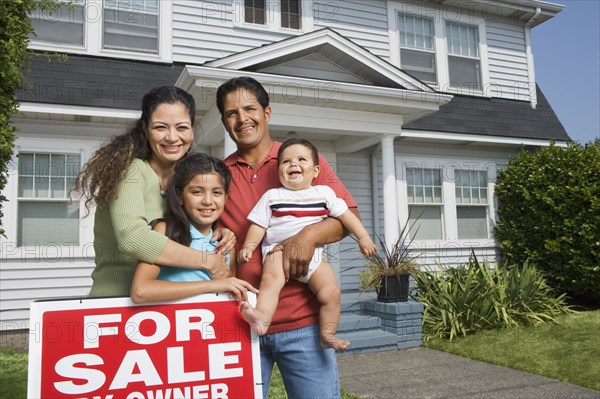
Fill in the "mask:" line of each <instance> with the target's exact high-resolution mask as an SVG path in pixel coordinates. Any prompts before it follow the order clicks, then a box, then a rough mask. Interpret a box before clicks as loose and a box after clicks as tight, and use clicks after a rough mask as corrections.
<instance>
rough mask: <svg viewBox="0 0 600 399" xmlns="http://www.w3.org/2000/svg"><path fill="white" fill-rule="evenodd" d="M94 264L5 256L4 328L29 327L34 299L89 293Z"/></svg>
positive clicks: (0, 295)
mask: <svg viewBox="0 0 600 399" xmlns="http://www.w3.org/2000/svg"><path fill="white" fill-rule="evenodd" d="M93 267H94V264H93V263H90V262H89V261H86V260H81V259H63V260H60V261H58V262H52V263H48V262H35V261H31V262H22V261H21V260H20V259H15V260H13V259H4V260H3V261H2V265H1V266H0V280H1V281H2V290H1V291H0V302H1V303H2V311H1V312H0V330H10V329H15V328H16V327H15V326H18V328H26V325H28V320H29V307H30V305H31V302H32V301H35V300H44V299H58V298H65V297H78V296H87V294H88V292H89V291H90V287H91V284H92V279H91V277H90V275H91V272H92V270H93Z"/></svg>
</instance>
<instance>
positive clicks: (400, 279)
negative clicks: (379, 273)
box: [377, 274, 409, 302]
mask: <svg viewBox="0 0 600 399" xmlns="http://www.w3.org/2000/svg"><path fill="white" fill-rule="evenodd" d="M408 278H409V275H408V274H402V275H399V276H384V277H383V278H382V279H381V286H380V287H379V291H378V292H377V301H378V302H406V301H408Z"/></svg>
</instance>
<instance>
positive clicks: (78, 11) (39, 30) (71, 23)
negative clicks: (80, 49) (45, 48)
mask: <svg viewBox="0 0 600 399" xmlns="http://www.w3.org/2000/svg"><path fill="white" fill-rule="evenodd" d="M29 18H30V19H31V25H32V27H33V29H34V30H35V32H36V34H37V36H35V35H33V34H30V35H29V38H30V39H33V40H35V39H40V40H44V41H49V42H53V43H61V44H70V45H75V46H83V45H84V33H85V30H84V24H83V21H84V7H83V1H78V2H74V3H73V4H72V5H71V6H68V5H62V6H60V7H59V8H58V9H57V10H56V11H54V12H50V11H41V10H37V9H36V10H35V11H34V12H33V13H31V15H30V16H29Z"/></svg>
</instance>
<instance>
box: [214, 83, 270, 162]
mask: <svg viewBox="0 0 600 399" xmlns="http://www.w3.org/2000/svg"><path fill="white" fill-rule="evenodd" d="M270 119H271V107H269V106H267V107H266V108H265V109H263V107H262V106H261V105H260V103H259V102H258V100H257V99H256V96H255V95H254V94H253V93H252V92H251V91H249V90H247V89H244V88H240V89H237V90H235V91H232V92H230V93H228V94H227V95H226V96H225V98H224V101H223V125H224V126H225V129H226V130H227V132H228V133H229V136H230V137H231V139H232V140H233V141H234V142H235V143H236V144H237V147H238V149H239V150H242V151H244V150H249V149H254V148H257V147H260V146H261V145H266V144H268V146H269V148H270V146H271V141H270V137H269V128H268V126H267V125H268V123H269V120H270Z"/></svg>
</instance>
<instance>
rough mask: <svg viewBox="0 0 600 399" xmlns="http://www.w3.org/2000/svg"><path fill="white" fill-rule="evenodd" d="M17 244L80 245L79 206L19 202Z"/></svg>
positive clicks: (58, 203)
mask: <svg viewBox="0 0 600 399" xmlns="http://www.w3.org/2000/svg"><path fill="white" fill-rule="evenodd" d="M17 229H18V233H17V245H19V246H25V245H48V244H56V245H78V244H79V204H73V205H67V204H66V203H64V202H20V203H19V216H18V223H17Z"/></svg>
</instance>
